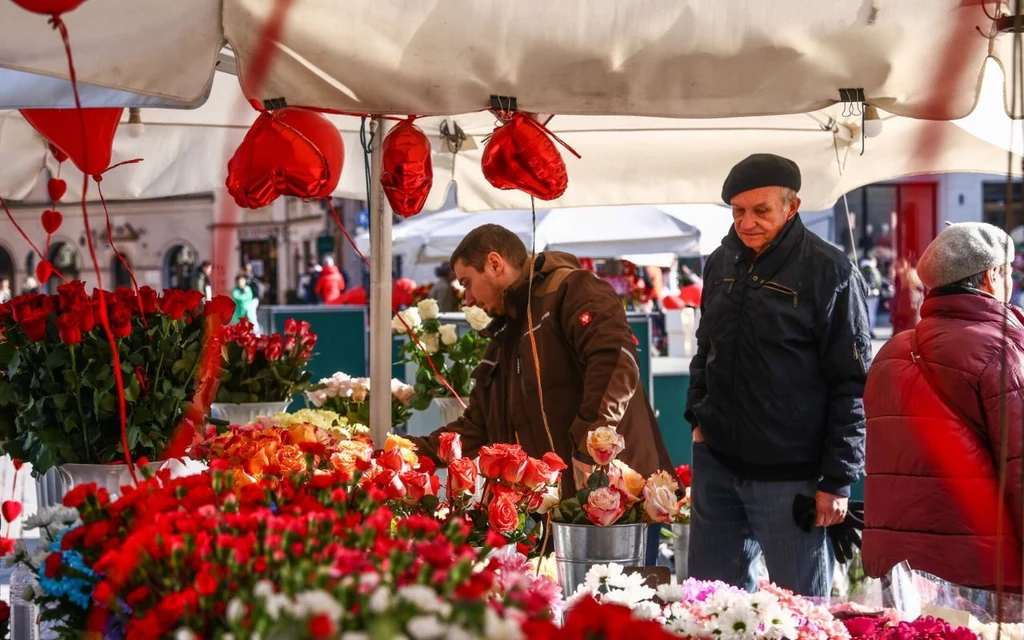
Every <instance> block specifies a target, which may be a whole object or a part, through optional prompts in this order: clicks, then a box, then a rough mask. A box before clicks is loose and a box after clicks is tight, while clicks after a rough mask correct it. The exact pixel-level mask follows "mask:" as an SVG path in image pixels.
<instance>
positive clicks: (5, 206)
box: [0, 196, 64, 280]
mask: <svg viewBox="0 0 1024 640" xmlns="http://www.w3.org/2000/svg"><path fill="white" fill-rule="evenodd" d="M0 205H3V207H4V211H5V212H6V213H7V217H8V218H9V219H10V221H11V224H13V225H14V228H15V229H17V230H18V233H20V234H21V237H22V238H24V239H25V242H27V243H28V246H30V247H32V250H33V251H35V252H36V255H37V256H39V259H40V260H46V256H45V255H43V254H42V253H40V252H39V247H37V246H36V243H34V242H32V238H29V237H28V234H27V233H25V230H24V229H22V228H21V225H20V224H18V221H17V220H15V219H14V214H13V213H11V210H10V209H8V208H7V202H6V201H4V198H3V196H0ZM54 272H56V269H54ZM60 278H61V280H63V279H64V276H61V277H60Z"/></svg>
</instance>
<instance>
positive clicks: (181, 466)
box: [36, 458, 206, 509]
mask: <svg viewBox="0 0 1024 640" xmlns="http://www.w3.org/2000/svg"><path fill="white" fill-rule="evenodd" d="M146 467H147V468H149V469H151V470H152V471H153V472H154V473H155V472H157V471H159V470H161V469H165V468H166V469H170V470H171V477H172V478H182V477H185V476H190V475H194V474H196V473H201V472H202V471H203V470H204V469H205V468H206V465H205V464H203V463H201V462H197V461H195V460H190V459H188V458H186V459H185V460H184V461H179V460H167V461H163V462H151V463H149V464H148V465H146ZM136 475H138V476H139V478H140V479H141V474H140V471H139V469H136ZM90 482H95V483H96V486H97V487H98V488H102V489H106V490H107V491H108V492H110V497H111V498H116V497H117V496H119V495H120V494H121V487H123V486H127V485H131V484H132V476H131V473H129V472H128V465H126V464H62V465H60V466H58V467H55V468H53V469H50V470H49V471H47V472H46V473H45V474H44V475H43V476H41V477H39V478H36V501H37V503H38V505H39V508H40V509H44V508H47V507H53V506H56V505H59V504H63V502H64V496H65V495H67V493H68V492H69V491H71V489H72V488H74V487H76V486H78V485H80V484H88V483H90Z"/></svg>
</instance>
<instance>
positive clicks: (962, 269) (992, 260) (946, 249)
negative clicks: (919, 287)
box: [917, 222, 1014, 289]
mask: <svg viewBox="0 0 1024 640" xmlns="http://www.w3.org/2000/svg"><path fill="white" fill-rule="evenodd" d="M1013 256H1014V247H1013V240H1011V239H1010V236H1009V235H1007V233H1006V232H1005V231H1003V230H1002V229H1000V228H999V227H996V226H993V225H990V224H986V223H984V222H963V223H960V224H952V225H949V226H948V227H946V228H945V229H943V230H942V233H940V234H939V236H938V237H937V238H935V239H934V240H932V243H931V244H930V245H928V248H927V249H925V250H924V254H923V255H922V256H921V260H920V261H919V262H918V263H917V275H919V276H920V277H921V282H923V283H924V286H926V287H928V288H929V289H936V288H938V287H943V286H945V285H947V284H953V283H954V282H958V281H960V280H963V279H964V278H969V277H970V276H973V275H975V274H978V273H981V272H982V271H987V270H988V269H992V268H993V267H999V266H1002V265H1004V264H1010V263H1012V262H1013Z"/></svg>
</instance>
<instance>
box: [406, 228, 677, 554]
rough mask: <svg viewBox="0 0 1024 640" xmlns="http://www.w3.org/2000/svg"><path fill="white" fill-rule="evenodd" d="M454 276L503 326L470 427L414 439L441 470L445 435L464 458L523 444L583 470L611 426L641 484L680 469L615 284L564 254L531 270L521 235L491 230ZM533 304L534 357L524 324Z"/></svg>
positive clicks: (476, 240)
mask: <svg viewBox="0 0 1024 640" xmlns="http://www.w3.org/2000/svg"><path fill="white" fill-rule="evenodd" d="M531 263H532V265H531ZM451 265H452V267H453V268H454V270H455V275H456V277H457V278H458V280H459V282H460V283H461V284H462V286H463V287H465V290H466V303H467V304H469V305H475V306H479V307H482V308H483V309H484V310H485V311H486V312H487V313H488V314H490V315H491V317H493V318H494V321H493V322H492V323H491V326H489V327H488V328H487V329H486V333H487V334H488V335H490V336H491V337H492V340H491V343H490V345H488V347H487V351H486V353H484V356H483V359H482V361H481V363H480V366H478V367H477V368H476V370H475V371H474V372H473V376H474V378H476V386H475V388H474V389H473V393H472V395H471V396H470V398H469V407H468V409H467V410H466V414H465V416H463V417H462V418H460V419H458V420H456V421H455V422H453V423H451V424H449V425H445V426H443V427H441V428H440V429H438V430H437V431H435V432H434V433H433V434H431V435H430V436H428V437H426V438H412V440H413V441H414V442H416V443H417V445H418V446H419V447H420V448H421V449H422V450H424V451H425V452H427V453H428V454H429V455H431V456H432V457H434V458H435V459H436V456H437V448H438V445H439V437H440V434H441V433H443V432H445V431H455V432H458V433H460V434H461V435H462V446H463V449H464V453H465V455H466V456H470V457H472V456H475V455H476V453H477V451H479V449H480V447H482V446H483V445H489V444H493V443H500V442H508V443H518V444H520V445H521V446H522V447H523V449H525V450H526V453H527V454H529V455H530V456H533V457H536V458H540V457H541V456H543V455H544V454H545V453H546V452H548V451H554V452H555V453H557V454H558V455H559V456H561V457H562V459H563V460H564V461H565V462H566V464H569V463H570V461H571V462H572V463H573V464H574V466H575V467H576V469H577V470H578V471H583V470H585V468H586V467H587V466H588V465H590V464H591V463H592V462H593V461H592V460H591V459H590V458H589V457H588V455H587V443H586V439H587V438H586V436H587V432H588V431H590V430H592V429H595V428H597V427H601V426H609V427H615V428H616V429H617V430H618V432H619V433H620V434H622V436H623V437H624V438H625V441H626V449H625V451H624V452H623V453H622V455H621V456H620V458H621V459H622V461H623V462H625V463H626V464H628V465H630V466H631V467H633V468H634V469H636V470H637V471H639V472H640V473H642V474H644V475H647V474H650V473H653V472H654V471H656V470H658V469H671V468H672V467H671V461H670V459H669V457H668V452H667V450H666V449H665V445H664V442H663V440H662V437H661V431H660V429H659V428H658V423H657V421H656V420H655V417H654V411H653V410H652V409H651V406H650V403H649V402H648V401H647V396H646V394H645V393H644V391H643V388H642V387H640V369H639V366H638V364H637V356H636V346H635V344H634V342H633V334H632V333H631V332H630V330H629V325H628V324H627V322H626V313H625V311H624V310H623V307H622V303H621V302H620V301H619V298H618V296H617V295H616V294H615V291H614V290H613V289H612V287H611V285H609V284H608V283H606V282H605V281H603V280H601V279H600V278H598V277H597V276H596V275H594V274H593V273H591V272H589V271H586V270H584V269H581V268H580V263H579V261H578V260H577V259H576V258H575V257H574V256H572V255H569V254H567V253H561V252H558V251H545V252H543V253H541V254H539V255H538V256H537V257H536V258H535V259H531V258H530V257H529V256H528V254H527V252H526V247H525V246H524V245H523V242H522V240H520V239H519V237H518V236H516V235H515V234H514V233H512V232H511V231H509V230H508V229H505V228H504V227H501V226H498V225H494V224H489V225H484V226H482V227H479V228H477V229H474V230H473V231H471V232H470V233H469V235H467V236H466V237H465V238H464V239H463V240H462V242H461V243H460V244H459V246H458V247H457V248H456V249H455V252H454V253H453V254H452V257H451ZM531 268H532V271H533V284H532V285H531V284H530V282H529V280H530V273H531ZM531 294H532V298H533V305H532V308H531V313H532V316H533V337H534V339H535V340H536V349H534V345H533V344H532V341H531V339H530V333H529V325H528V324H527V301H528V299H529V297H530V295H531ZM534 354H536V356H537V358H538V360H539V370H540V371H539V374H538V371H537V367H535V365H534ZM564 477H565V483H564V485H563V494H566V493H567V492H569V493H571V492H572V491H574V490H575V489H574V488H573V484H572V475H571V474H565V476H564ZM656 546H657V545H656V544H655V547H656Z"/></svg>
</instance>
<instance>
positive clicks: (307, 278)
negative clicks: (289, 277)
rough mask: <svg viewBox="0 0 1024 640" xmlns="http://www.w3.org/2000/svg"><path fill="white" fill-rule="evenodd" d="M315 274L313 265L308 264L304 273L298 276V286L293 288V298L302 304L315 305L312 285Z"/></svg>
mask: <svg viewBox="0 0 1024 640" xmlns="http://www.w3.org/2000/svg"><path fill="white" fill-rule="evenodd" d="M315 274H316V272H315V271H314V270H313V264H312V263H310V264H307V265H306V270H305V272H303V274H302V275H301V276H299V282H298V286H297V287H296V288H295V297H297V298H298V299H299V302H301V303H302V304H316V291H315V289H314V284H313V276H314V275H315Z"/></svg>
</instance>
